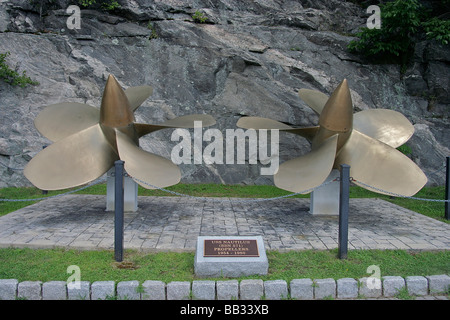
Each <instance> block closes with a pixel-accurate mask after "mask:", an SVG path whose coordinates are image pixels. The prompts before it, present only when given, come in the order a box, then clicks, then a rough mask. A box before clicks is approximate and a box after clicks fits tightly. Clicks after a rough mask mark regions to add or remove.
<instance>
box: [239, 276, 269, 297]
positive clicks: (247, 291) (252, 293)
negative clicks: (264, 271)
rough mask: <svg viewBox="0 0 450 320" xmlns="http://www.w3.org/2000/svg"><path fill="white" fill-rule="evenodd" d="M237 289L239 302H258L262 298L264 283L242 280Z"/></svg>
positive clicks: (257, 280)
mask: <svg viewBox="0 0 450 320" xmlns="http://www.w3.org/2000/svg"><path fill="white" fill-rule="evenodd" d="M239 287H240V290H239V291H240V294H241V300H260V299H261V298H262V297H263V296H264V282H263V281H262V280H261V279H248V280H242V281H241V283H240V285H239Z"/></svg>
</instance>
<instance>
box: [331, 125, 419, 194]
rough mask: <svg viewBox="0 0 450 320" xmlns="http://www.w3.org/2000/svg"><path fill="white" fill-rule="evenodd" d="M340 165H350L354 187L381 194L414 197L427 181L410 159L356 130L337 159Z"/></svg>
mask: <svg viewBox="0 0 450 320" xmlns="http://www.w3.org/2000/svg"><path fill="white" fill-rule="evenodd" d="M340 164H348V165H349V166H350V176H352V177H353V178H354V179H355V180H356V181H355V184H357V185H360V186H361V187H363V188H366V189H368V190H372V191H375V192H378V193H384V192H382V191H381V190H385V191H388V192H393V193H396V194H400V195H403V196H412V195H414V194H416V193H417V192H418V191H419V190H420V189H422V187H423V186H424V185H425V183H426V182H427V177H426V176H425V174H424V173H423V172H422V170H421V169H420V168H419V167H418V166H417V165H416V164H415V163H414V162H413V161H411V160H410V159H409V158H408V157H407V156H405V155H404V154H402V153H401V152H399V151H398V150H396V149H394V148H392V147H390V146H389V145H387V144H384V143H383V142H380V141H378V140H376V139H373V138H371V137H369V136H367V135H365V134H363V133H361V132H358V131H356V130H353V132H352V135H351V136H350V138H349V140H348V141H347V143H346V144H345V145H344V147H343V148H342V149H341V152H340V153H339V156H338V157H337V158H336V166H338V165H340ZM358 182H362V183H364V184H367V185H370V186H372V187H375V188H377V189H381V190H377V189H373V188H369V187H367V186H364V185H362V184H360V183H358ZM385 194H388V193H385Z"/></svg>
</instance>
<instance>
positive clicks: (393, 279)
mask: <svg viewBox="0 0 450 320" xmlns="http://www.w3.org/2000/svg"><path fill="white" fill-rule="evenodd" d="M404 287H405V279H403V278H402V277H400V276H386V277H383V296H385V297H393V296H395V295H396V294H398V292H399V291H400V290H401V289H403V288H404Z"/></svg>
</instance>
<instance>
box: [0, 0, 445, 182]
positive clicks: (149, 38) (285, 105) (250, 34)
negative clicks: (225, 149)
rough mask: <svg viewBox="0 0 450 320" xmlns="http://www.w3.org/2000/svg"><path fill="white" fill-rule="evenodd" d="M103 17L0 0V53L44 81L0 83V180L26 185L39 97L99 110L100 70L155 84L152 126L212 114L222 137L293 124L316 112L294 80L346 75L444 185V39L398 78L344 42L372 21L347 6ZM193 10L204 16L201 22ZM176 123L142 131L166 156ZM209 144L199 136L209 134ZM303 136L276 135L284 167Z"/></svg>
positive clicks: (278, 5) (239, 7) (209, 5)
mask: <svg viewBox="0 0 450 320" xmlns="http://www.w3.org/2000/svg"><path fill="white" fill-rule="evenodd" d="M119 3H120V6H121V7H120V8H119V9H116V10H114V11H112V12H105V11H101V10H93V9H91V10H81V16H80V17H81V28H80V29H73V30H71V29H69V28H68V27H67V25H66V22H67V19H68V18H69V17H70V16H71V14H69V13H66V8H67V7H68V6H69V5H70V4H71V3H70V2H69V1H67V0H56V1H52V2H49V1H44V0H42V1H38V0H33V1H29V0H11V1H5V0H0V52H6V51H8V52H10V53H11V55H10V56H9V57H8V60H7V62H8V63H9V65H10V66H12V67H16V68H17V69H18V70H19V71H22V70H26V71H27V75H28V76H30V77H31V78H32V79H33V80H37V81H39V83H40V84H39V85H37V86H29V87H26V88H20V87H12V86H10V85H9V84H6V83H3V82H0V162H1V165H0V174H1V179H0V187H4V186H23V185H29V182H28V181H27V180H26V178H24V176H23V175H22V171H21V170H14V168H23V167H24V166H25V165H26V163H27V161H29V160H30V159H31V157H33V156H34V155H35V154H36V153H37V152H38V151H40V150H41V149H42V147H43V146H44V145H48V144H49V143H50V142H49V141H48V140H46V139H45V138H43V137H42V136H41V135H40V134H39V133H38V132H37V131H36V129H35V128H34V125H33V119H34V118H35V117H36V115H37V114H38V113H39V112H40V111H41V110H42V108H43V107H44V106H46V105H49V104H53V103H58V102H63V101H73V102H82V103H87V104H90V105H93V106H97V107H99V106H100V100H101V93H102V91H103V87H104V84H105V82H106V78H107V76H108V74H110V73H112V74H114V75H115V76H116V78H117V79H118V80H119V82H120V83H121V84H122V86H123V87H125V88H126V87H129V86H138V85H144V84H147V85H151V86H153V88H154V93H153V96H151V97H150V98H149V99H148V100H147V101H146V102H145V103H144V104H143V105H142V106H141V107H140V108H139V109H138V112H137V120H138V121H139V122H146V123H159V122H162V121H164V120H166V119H170V118H173V117H175V116H181V115H186V114H192V113H207V114H211V115H213V116H214V117H215V118H216V119H217V124H216V125H215V128H218V129H219V130H220V131H221V132H223V134H224V135H225V132H226V129H235V128H236V126H235V124H236V121H237V120H238V119H239V117H241V116H242V115H251V116H261V117H267V118H272V119H275V120H278V121H283V122H286V123H289V124H295V125H299V126H311V125H316V124H317V121H318V118H317V116H316V115H315V114H314V112H313V111H312V110H310V109H309V108H308V107H307V106H306V105H305V103H304V102H303V101H301V100H300V98H299V97H298V95H297V91H298V89H300V88H309V89H315V90H320V91H322V92H324V93H327V94H329V93H330V92H332V90H333V89H334V88H335V87H336V86H337V85H338V84H339V83H340V82H341V81H342V79H344V78H347V79H348V81H349V84H350V87H351V89H352V92H351V93H352V97H353V102H354V108H355V112H356V111H358V110H364V109H368V108H388V109H393V110H398V111H400V112H402V113H403V114H405V115H406V116H407V117H408V119H409V120H410V121H411V122H412V123H414V125H415V128H416V132H415V134H414V136H413V138H412V139H411V140H410V141H409V142H408V143H407V145H408V146H409V147H410V149H411V153H410V155H409V156H410V157H411V158H412V159H413V160H414V161H415V162H416V163H417V164H418V165H419V166H420V167H421V168H422V169H423V170H424V172H425V173H426V174H427V176H428V178H429V183H431V184H442V183H443V182H444V171H445V170H444V168H443V163H444V160H445V157H446V156H448V155H450V152H449V149H448V148H449V145H450V144H449V141H450V127H449V121H448V115H449V102H450V92H449V91H450V89H449V77H448V75H449V74H450V72H449V71H450V60H449V59H450V54H449V48H448V46H446V47H444V46H441V45H438V44H435V43H433V42H422V43H420V44H419V45H418V46H417V48H416V52H415V56H414V63H413V64H412V65H411V66H410V68H409V69H408V70H407V71H406V73H405V75H404V77H401V75H400V70H399V67H398V66H396V65H389V64H385V65H371V64H368V63H367V62H365V61H363V60H362V59H361V58H360V57H358V56H356V55H353V54H350V53H349V52H348V50H347V49H346V47H347V44H348V43H349V41H351V40H352V39H353V38H352V37H351V36H349V35H351V34H352V33H354V32H355V31H357V30H358V28H360V27H362V26H364V25H365V23H366V20H367V18H368V15H367V14H366V13H365V10H364V9H363V8H361V7H360V6H357V5H355V4H352V3H350V2H344V1H338V0H328V1H309V0H303V1H289V0H284V1H271V0H252V1H239V0H209V1H206V0H205V1H201V0H199V1H177V0H170V1H158V0H155V1H149V0H120V1H119ZM196 11H199V12H201V13H202V16H204V17H207V18H208V20H207V22H206V23H196V22H195V21H194V20H193V18H192V15H193V14H194V13H195V12H196ZM171 133H172V130H163V131H160V132H157V133H154V134H151V135H148V136H146V137H145V138H143V139H141V146H142V147H143V148H144V149H146V150H151V151H152V152H154V153H157V154H160V155H162V156H165V157H168V158H170V153H171V150H172V148H173V147H174V146H175V145H176V144H177V142H172V141H170V138H171ZM204 144H205V145H207V144H208V142H204ZM309 149H310V145H309V143H308V142H307V141H306V140H305V139H303V138H301V137H298V136H293V135H290V134H287V133H280V162H282V161H285V160H287V159H290V158H292V157H295V156H298V155H300V154H304V153H306V152H308V151H309ZM259 167H260V165H259V164H258V165H248V164H246V165H238V164H234V165H226V164H223V165H222V164H214V165H205V164H203V165H194V164H182V165H181V169H182V173H183V178H182V182H187V183H196V182H197V183H200V182H215V183H230V184H232V183H246V184H271V183H272V177H271V176H261V175H260V170H259Z"/></svg>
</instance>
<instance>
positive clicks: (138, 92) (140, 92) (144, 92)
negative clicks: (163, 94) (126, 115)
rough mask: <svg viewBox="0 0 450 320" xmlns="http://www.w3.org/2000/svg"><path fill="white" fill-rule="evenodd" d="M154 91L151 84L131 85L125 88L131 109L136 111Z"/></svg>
mask: <svg viewBox="0 0 450 320" xmlns="http://www.w3.org/2000/svg"><path fill="white" fill-rule="evenodd" d="M152 93H153V88H152V87H150V86H139V87H130V88H128V89H126V90H125V95H126V96H127V98H128V101H129V102H130V106H131V110H132V111H133V112H134V111H135V110H136V109H137V108H139V106H140V105H141V104H142V103H143V102H144V101H145V100H147V98H148V97H150V96H151V95H152Z"/></svg>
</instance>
